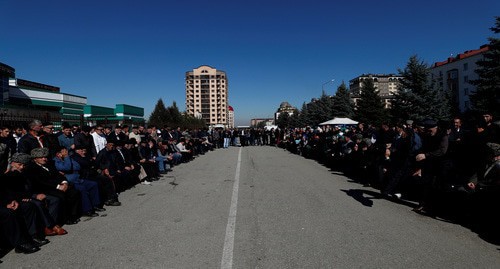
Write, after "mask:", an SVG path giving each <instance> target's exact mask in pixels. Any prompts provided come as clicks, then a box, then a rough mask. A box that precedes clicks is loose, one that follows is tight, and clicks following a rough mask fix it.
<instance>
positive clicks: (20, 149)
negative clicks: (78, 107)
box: [0, 113, 500, 253]
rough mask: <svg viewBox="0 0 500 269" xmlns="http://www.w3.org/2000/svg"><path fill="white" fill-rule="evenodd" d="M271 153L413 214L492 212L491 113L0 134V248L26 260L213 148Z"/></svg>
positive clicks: (498, 135) (495, 133) (498, 131)
mask: <svg viewBox="0 0 500 269" xmlns="http://www.w3.org/2000/svg"><path fill="white" fill-rule="evenodd" d="M263 145H271V146H279V147H282V148H285V149H287V150H289V151H290V152H293V153H296V154H300V155H302V156H304V157H307V158H314V159H316V160H318V161H320V162H322V163H324V164H325V165H328V166H329V167H331V168H332V169H337V170H341V171H342V172H344V174H345V175H347V176H349V177H351V178H353V179H354V180H356V181H358V182H360V183H363V184H366V185H369V186H372V187H374V188H378V189H379V190H380V192H381V195H383V197H385V198H388V199H391V200H394V201H401V199H405V200H413V201H416V204H418V205H417V206H415V208H414V209H413V210H414V211H415V212H417V213H420V214H424V215H429V216H433V217H434V216H443V215H445V216H447V217H450V216H452V217H453V218H455V219H456V220H458V221H462V222H469V221H471V220H473V221H478V222H481V223H487V224H488V227H489V228H491V229H493V228H495V230H497V229H496V225H498V223H497V222H493V221H492V220H493V219H496V218H494V217H495V214H496V213H495V212H497V211H498V210H499V209H500V127H499V125H497V124H496V123H495V122H494V119H493V116H492V114H491V113H484V114H483V117H482V119H481V120H478V121H476V122H473V123H470V124H469V125H466V124H464V123H463V122H462V119H461V118H459V117H456V118H454V119H453V121H452V122H437V121H435V120H432V119H427V120H424V121H421V122H413V121H411V120H408V121H406V122H403V123H397V124H394V125H392V126H391V125H389V124H388V123H384V124H382V125H381V126H372V125H369V124H365V123H359V124H358V125H357V126H322V127H317V128H310V127H307V128H290V129H280V128H274V129H264V128H242V129H237V128H233V129H223V128H217V129H214V130H209V129H206V128H205V129H195V130H189V129H185V130H181V128H179V127H178V128H176V129H172V128H170V127H168V126H164V127H163V128H161V129H158V128H157V127H156V126H148V127H147V128H146V127H145V126H135V125H132V126H131V127H129V126H127V125H123V126H122V125H115V126H103V125H96V126H92V127H91V126H87V125H85V126H78V125H73V126H70V125H68V124H63V125H62V126H61V128H60V130H57V131H55V130H54V125H53V124H52V123H50V122H45V123H42V122H41V121H39V120H33V121H32V122H31V123H30V124H29V125H28V126H26V127H23V126H18V127H13V128H11V127H9V126H0V170H1V171H3V173H2V174H1V175H0V186H1V189H0V198H1V203H2V204H1V206H0V214H1V219H0V229H1V231H0V248H3V249H9V248H14V249H15V251H16V252H20V253H33V252H36V251H38V250H40V247H41V246H43V245H45V244H47V243H49V240H48V239H47V236H55V235H64V234H67V231H66V230H65V229H64V228H63V226H64V225H73V224H77V223H78V222H79V221H80V218H81V217H89V218H92V217H97V216H99V213H100V212H103V211H105V210H106V208H107V207H112V206H120V205H121V202H120V201H119V200H118V197H119V194H120V193H121V192H124V191H126V190H127V189H129V188H132V187H134V186H135V185H136V184H144V185H151V184H152V183H151V182H153V181H156V180H159V179H160V177H161V175H162V174H166V173H168V172H169V171H171V170H172V168H173V167H174V166H176V165H179V164H181V163H183V162H189V161H191V160H193V159H194V158H195V157H196V156H198V155H203V154H205V153H206V152H208V151H212V150H214V149H216V148H221V149H225V148H228V147H229V146H263Z"/></svg>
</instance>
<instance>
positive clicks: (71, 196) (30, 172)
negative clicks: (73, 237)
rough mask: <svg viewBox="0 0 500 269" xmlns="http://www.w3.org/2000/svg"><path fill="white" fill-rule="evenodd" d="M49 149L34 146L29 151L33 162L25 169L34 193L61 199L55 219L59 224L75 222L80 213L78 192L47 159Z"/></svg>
mask: <svg viewBox="0 0 500 269" xmlns="http://www.w3.org/2000/svg"><path fill="white" fill-rule="evenodd" d="M48 155H49V150H48V149H47V148H36V149H33V150H32V151H31V157H32V158H33V162H32V163H31V164H30V165H28V167H27V169H26V177H27V178H28V179H29V181H30V184H31V186H32V191H33V192H34V193H43V194H45V195H51V196H55V197H58V198H59V199H60V201H61V207H62V212H61V213H62V215H61V216H59V217H58V219H56V221H57V222H58V223H59V224H62V223H65V224H76V223H77V222H78V221H79V217H80V213H81V210H80V209H81V199H80V192H79V191H77V190H76V189H75V188H74V187H72V186H71V185H69V183H68V181H66V178H65V177H64V176H63V175H61V174H60V173H59V172H58V171H57V169H56V168H55V167H54V165H53V164H52V163H50V162H49V161H48V160H47V156H48Z"/></svg>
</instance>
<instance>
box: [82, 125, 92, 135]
mask: <svg viewBox="0 0 500 269" xmlns="http://www.w3.org/2000/svg"><path fill="white" fill-rule="evenodd" d="M91 130H92V127H90V126H88V125H84V126H83V127H82V131H84V132H86V133H89V132H90V131H91Z"/></svg>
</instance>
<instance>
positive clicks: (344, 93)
mask: <svg viewBox="0 0 500 269" xmlns="http://www.w3.org/2000/svg"><path fill="white" fill-rule="evenodd" d="M332 101H333V109H332V116H333V117H341V118H352V117H353V116H354V102H353V101H352V99H351V96H350V95H349V89H347V86H346V85H345V83H344V82H343V81H342V84H340V86H339V87H338V88H337V92H336V93H335V96H333V99H332Z"/></svg>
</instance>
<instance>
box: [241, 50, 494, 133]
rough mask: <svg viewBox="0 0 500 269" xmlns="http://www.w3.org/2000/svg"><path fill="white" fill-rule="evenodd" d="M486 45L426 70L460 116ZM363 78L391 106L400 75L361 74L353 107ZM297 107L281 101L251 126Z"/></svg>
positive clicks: (352, 85)
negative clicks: (275, 107) (449, 98)
mask: <svg viewBox="0 0 500 269" xmlns="http://www.w3.org/2000/svg"><path fill="white" fill-rule="evenodd" d="M489 49H490V48H489V46H488V45H487V44H486V45H482V46H480V47H479V49H474V50H467V51H465V52H463V53H459V54H458V55H456V56H455V57H448V58H447V59H446V60H444V61H441V62H435V63H434V64H432V65H431V66H430V67H429V77H428V81H429V83H430V84H434V88H435V89H442V90H446V91H448V92H449V93H450V96H451V98H452V105H453V107H454V110H455V111H457V112H460V113H464V112H467V111H468V110H470V109H471V108H472V106H471V103H470V96H471V95H472V94H474V93H475V91H476V86H475V85H473V84H472V83H471V81H474V80H477V79H478V78H479V76H478V75H477V73H476V72H475V70H476V69H477V62H478V61H480V60H483V59H484V54H485V53H486V52H488V51H489ZM366 79H372V80H373V82H374V86H375V88H376V89H377V90H378V94H379V96H380V97H381V99H382V102H384V106H385V108H390V107H391V102H392V100H393V99H394V98H395V96H394V95H395V93H397V92H398V90H399V81H400V80H402V79H403V77H402V76H399V75H395V74H370V73H369V74H361V75H360V76H357V77H355V78H353V79H351V80H349V92H350V95H351V99H352V100H353V103H354V106H356V105H357V101H358V100H359V96H360V93H361V90H362V83H363V81H364V80H366ZM313 101H314V98H313V99H312V100H311V102H313ZM296 110H297V108H295V107H293V106H292V105H290V104H289V103H288V102H286V101H285V102H282V103H281V104H280V107H279V108H278V109H277V110H276V113H275V114H274V118H259V119H251V120H250V122H251V126H256V125H257V124H258V123H260V122H266V125H273V124H274V122H275V121H276V119H278V117H279V115H280V114H281V113H284V112H287V113H288V114H290V115H292V114H293V113H294V111H296Z"/></svg>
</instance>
